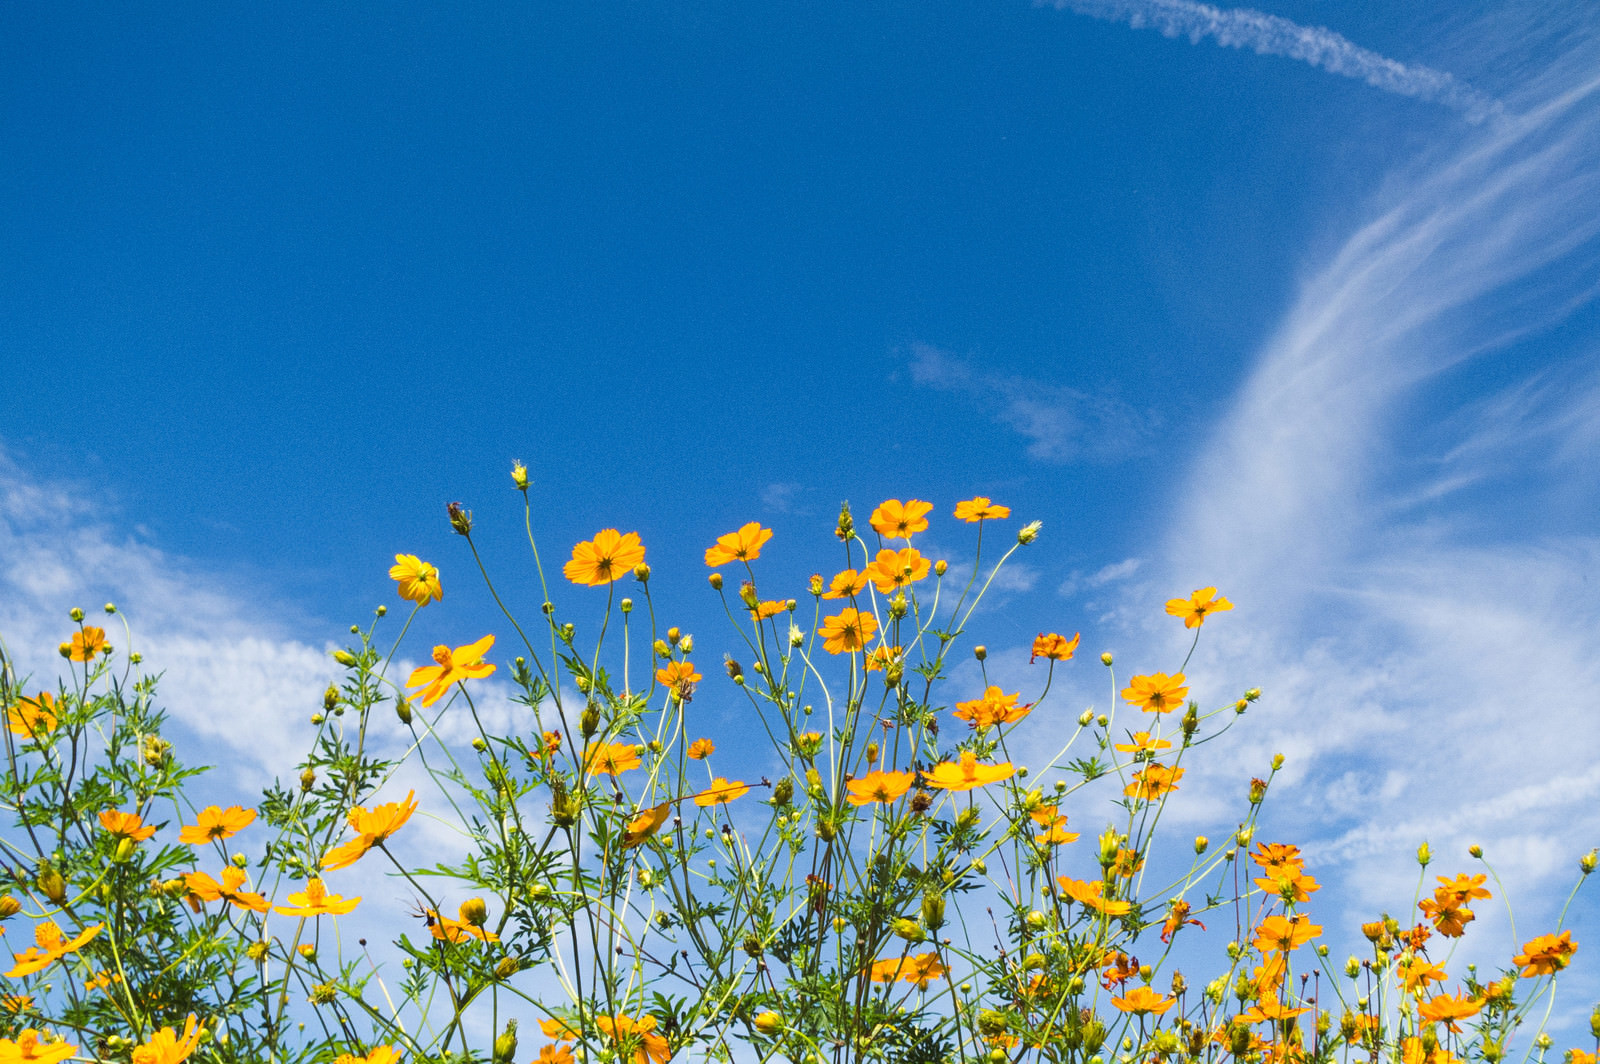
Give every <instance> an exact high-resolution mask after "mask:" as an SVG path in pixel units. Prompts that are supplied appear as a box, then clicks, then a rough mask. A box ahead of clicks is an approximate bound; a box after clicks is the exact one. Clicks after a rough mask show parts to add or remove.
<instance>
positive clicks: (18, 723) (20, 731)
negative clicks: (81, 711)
mask: <svg viewBox="0 0 1600 1064" xmlns="http://www.w3.org/2000/svg"><path fill="white" fill-rule="evenodd" d="M57 723H58V718H57V717H56V696H55V695H53V694H51V693H50V692H49V691H40V692H39V693H38V694H37V695H35V696H34V697H32V698H19V699H17V701H16V703H15V704H14V705H12V706H10V707H9V708H8V709H7V710H6V727H8V728H10V729H11V733H12V734H13V735H22V736H26V737H28V738H33V739H37V738H40V737H42V736H45V735H48V734H50V733H51V732H53V731H55V730H56V724H57Z"/></svg>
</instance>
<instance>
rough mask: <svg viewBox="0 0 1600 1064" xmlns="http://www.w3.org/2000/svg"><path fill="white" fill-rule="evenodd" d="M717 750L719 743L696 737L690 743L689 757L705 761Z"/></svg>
mask: <svg viewBox="0 0 1600 1064" xmlns="http://www.w3.org/2000/svg"><path fill="white" fill-rule="evenodd" d="M716 752H717V744H716V743H714V742H712V741H711V740H710V739H696V740H695V741H694V742H692V743H690V744H689V757H690V758H692V759H693V760H695V761H704V760H705V759H706V758H708V757H710V756H711V755H712V754H714V753H716Z"/></svg>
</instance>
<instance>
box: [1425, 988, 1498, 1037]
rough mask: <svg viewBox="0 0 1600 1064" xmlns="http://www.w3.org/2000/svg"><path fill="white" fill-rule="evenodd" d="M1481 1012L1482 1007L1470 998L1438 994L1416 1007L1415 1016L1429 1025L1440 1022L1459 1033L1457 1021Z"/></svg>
mask: <svg viewBox="0 0 1600 1064" xmlns="http://www.w3.org/2000/svg"><path fill="white" fill-rule="evenodd" d="M1482 1010H1483V1005H1482V1004H1481V1003H1479V1002H1477V1001H1474V1000H1473V999H1472V998H1470V997H1466V996H1464V995H1461V996H1455V997H1452V996H1451V995H1449V994H1440V995H1439V996H1438V997H1434V998H1429V999H1428V1000H1427V1001H1425V1002H1423V1003H1422V1004H1421V1005H1418V1006H1417V1015H1418V1016H1420V1017H1421V1018H1422V1019H1424V1020H1426V1021H1428V1022H1429V1023H1441V1022H1442V1023H1444V1024H1445V1025H1446V1026H1447V1027H1449V1028H1450V1030H1452V1031H1459V1030H1461V1028H1460V1027H1459V1026H1458V1025H1457V1024H1456V1021H1457V1020H1465V1019H1468V1018H1469V1017H1472V1016H1476V1015H1477V1014H1478V1013H1479V1012H1481V1011H1482Z"/></svg>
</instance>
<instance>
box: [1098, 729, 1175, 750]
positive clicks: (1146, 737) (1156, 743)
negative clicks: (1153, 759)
mask: <svg viewBox="0 0 1600 1064" xmlns="http://www.w3.org/2000/svg"><path fill="white" fill-rule="evenodd" d="M1171 748H1172V744H1171V743H1169V742H1167V741H1166V740H1165V739H1152V738H1151V737H1150V733H1149V732H1147V731H1137V732H1134V733H1133V734H1132V735H1130V736H1128V741H1127V742H1125V743H1114V744H1112V749H1114V750H1121V751H1122V752H1123V753H1125V754H1134V753H1140V752H1142V751H1150V752H1152V753H1153V752H1154V751H1156V750H1170V749H1171Z"/></svg>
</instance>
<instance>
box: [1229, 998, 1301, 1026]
mask: <svg viewBox="0 0 1600 1064" xmlns="http://www.w3.org/2000/svg"><path fill="white" fill-rule="evenodd" d="M1310 1011H1311V1007H1310V1006H1309V1005H1306V1006H1301V1007H1299V1008H1291V1007H1290V1006H1288V1005H1285V1004H1284V1003H1283V1002H1281V1001H1279V1000H1278V998H1277V995H1275V994H1263V995H1261V999H1260V1000H1259V1001H1257V1002H1256V1003H1255V1004H1254V1005H1252V1006H1250V1007H1249V1008H1248V1009H1245V1010H1244V1012H1242V1013H1241V1014H1240V1015H1239V1018H1240V1019H1241V1020H1243V1021H1244V1022H1245V1023H1250V1024H1255V1023H1278V1022H1280V1021H1282V1020H1292V1019H1294V1018H1295V1017H1296V1016H1299V1015H1301V1014H1302V1013H1307V1012H1310Z"/></svg>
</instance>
